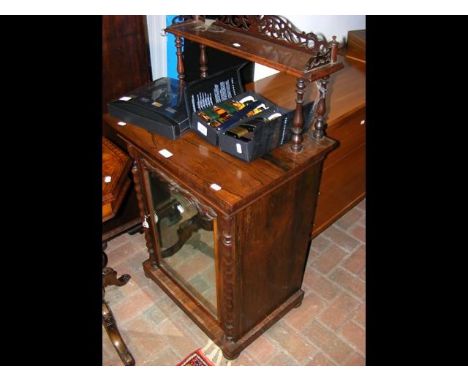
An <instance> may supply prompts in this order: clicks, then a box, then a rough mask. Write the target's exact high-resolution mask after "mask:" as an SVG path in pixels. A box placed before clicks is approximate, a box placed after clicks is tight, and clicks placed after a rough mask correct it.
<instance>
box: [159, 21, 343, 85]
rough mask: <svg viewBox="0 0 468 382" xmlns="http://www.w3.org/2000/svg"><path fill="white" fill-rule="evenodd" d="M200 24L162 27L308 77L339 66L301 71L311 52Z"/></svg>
mask: <svg viewBox="0 0 468 382" xmlns="http://www.w3.org/2000/svg"><path fill="white" fill-rule="evenodd" d="M201 24H203V23H201V22H200V21H186V22H184V23H181V24H174V25H171V26H169V27H168V28H167V29H166V31H167V32H169V33H173V34H174V35H176V36H180V37H184V38H187V39H189V40H192V41H194V42H197V43H199V44H204V45H206V46H209V47H212V48H215V49H218V50H221V51H224V52H227V53H230V54H233V55H235V56H238V57H241V58H244V59H247V60H250V61H254V62H258V63H260V64H263V65H266V66H269V67H271V68H273V69H276V70H279V71H282V72H285V73H288V74H289V75H292V76H294V77H303V78H305V79H308V80H310V81H314V80H316V79H317V78H320V77H323V76H326V75H329V74H331V73H334V72H337V71H339V70H340V69H341V68H342V67H343V64H342V63H340V62H338V63H335V64H328V65H325V66H322V67H319V68H317V69H313V70H310V71H308V72H304V69H305V66H306V64H307V62H308V60H309V59H310V58H311V55H312V54H311V53H307V52H304V51H300V50H297V49H294V48H292V47H288V46H285V45H282V44H280V43H275V42H274V41H265V40H262V39H260V38H258V37H256V36H254V35H250V34H248V33H242V32H237V31H234V30H229V29H224V30H223V31H222V32H219V31H213V30H212V29H210V28H208V29H200V28H199V27H200V25H201ZM215 30H216V29H215Z"/></svg>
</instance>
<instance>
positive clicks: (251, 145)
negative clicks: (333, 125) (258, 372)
mask: <svg viewBox="0 0 468 382" xmlns="http://www.w3.org/2000/svg"><path fill="white" fill-rule="evenodd" d="M313 104H314V103H313V102H309V103H307V104H305V105H304V106H303V108H302V112H303V118H304V132H305V131H307V130H308V129H309V126H310V124H311V122H312V118H313ZM294 112H295V110H291V111H287V110H285V109H283V108H281V107H279V106H276V108H275V109H273V110H271V111H270V110H267V111H264V112H263V113H261V114H258V115H257V116H255V117H252V118H249V119H246V120H243V121H241V122H239V123H237V124H236V125H235V126H233V127H231V128H229V129H227V130H225V131H224V132H223V133H222V134H220V135H219V148H220V149H221V151H225V152H227V153H229V154H231V155H234V156H235V157H237V158H239V159H242V160H244V161H246V162H251V161H253V160H254V159H256V158H258V157H260V156H262V155H264V154H266V153H268V152H270V151H271V150H273V149H274V148H276V147H279V146H281V145H283V144H285V143H287V142H289V141H290V140H291V136H292V132H291V127H292V124H293V118H294ZM275 113H280V114H281V116H280V117H278V118H274V119H272V120H268V117H270V116H272V115H273V114H275ZM250 124H251V125H254V126H255V128H254V129H253V132H252V133H253V134H252V135H253V137H251V139H250V140H249V141H246V140H245V139H242V138H240V139H239V138H236V137H234V136H232V135H228V134H229V131H230V130H231V129H235V128H237V127H239V126H242V125H244V126H245V125H250Z"/></svg>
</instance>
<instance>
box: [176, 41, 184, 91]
mask: <svg viewBox="0 0 468 382" xmlns="http://www.w3.org/2000/svg"><path fill="white" fill-rule="evenodd" d="M175 46H176V50H177V73H178V77H179V81H180V85H181V86H183V85H184V84H185V69H184V59H183V57H182V39H181V38H180V37H179V36H176V39H175Z"/></svg>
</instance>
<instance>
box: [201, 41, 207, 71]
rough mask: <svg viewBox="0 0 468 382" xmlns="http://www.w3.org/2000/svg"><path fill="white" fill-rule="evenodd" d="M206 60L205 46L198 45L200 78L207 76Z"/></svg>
mask: <svg viewBox="0 0 468 382" xmlns="http://www.w3.org/2000/svg"><path fill="white" fill-rule="evenodd" d="M207 63H208V60H207V58H206V46H205V45H203V44H200V78H206V76H207V74H208V65H207Z"/></svg>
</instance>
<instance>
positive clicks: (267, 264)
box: [236, 163, 321, 334]
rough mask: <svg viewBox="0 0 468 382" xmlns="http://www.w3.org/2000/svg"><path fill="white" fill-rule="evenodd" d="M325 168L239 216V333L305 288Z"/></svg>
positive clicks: (312, 170)
mask: <svg viewBox="0 0 468 382" xmlns="http://www.w3.org/2000/svg"><path fill="white" fill-rule="evenodd" d="M320 169H321V163H317V164H315V165H314V166H312V167H310V168H309V169H307V170H306V171H304V172H303V173H302V174H301V175H299V176H297V177H295V178H293V179H292V180H290V181H289V182H287V183H286V184H284V185H283V186H281V187H280V188H278V189H276V190H275V191H273V192H271V193H268V194H266V195H264V196H263V197H262V198H260V199H258V200H257V201H256V203H254V204H252V205H250V206H249V207H248V208H246V209H244V210H242V211H241V212H239V213H238V214H237V215H236V248H237V254H238V256H239V261H240V272H239V273H240V291H239V301H238V306H239V310H240V312H242V314H241V317H240V322H239V325H240V328H239V329H240V333H241V334H244V333H245V332H246V331H248V330H249V329H251V328H252V327H253V326H255V325H256V324H257V323H258V322H260V321H261V320H262V319H264V318H265V317H266V316H268V315H269V314H270V313H271V312H272V311H273V310H274V309H275V308H277V307H278V306H279V305H280V304H281V303H283V302H284V301H285V300H286V299H288V298H289V297H290V296H291V295H292V294H293V293H294V292H297V291H298V290H299V289H300V288H301V284H302V279H303V274H304V268H305V263H306V260H307V249H308V245H309V237H310V231H311V228H312V219H313V216H314V210H315V204H316V195H317V191H318V185H319V177H320Z"/></svg>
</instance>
